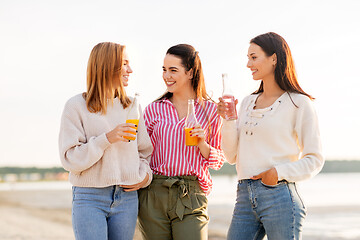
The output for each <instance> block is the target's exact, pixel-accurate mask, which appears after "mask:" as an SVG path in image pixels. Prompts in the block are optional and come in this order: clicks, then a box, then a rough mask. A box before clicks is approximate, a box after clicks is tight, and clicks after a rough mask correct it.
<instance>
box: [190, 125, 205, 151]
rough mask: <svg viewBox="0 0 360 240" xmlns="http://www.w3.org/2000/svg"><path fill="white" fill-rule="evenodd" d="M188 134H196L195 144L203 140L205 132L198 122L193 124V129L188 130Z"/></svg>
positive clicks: (201, 142)
mask: <svg viewBox="0 0 360 240" xmlns="http://www.w3.org/2000/svg"><path fill="white" fill-rule="evenodd" d="M190 136H196V137H198V138H199V141H198V144H197V146H199V144H203V143H204V142H205V132H204V129H202V128H201V125H200V124H197V125H195V127H194V129H192V130H191V131H190Z"/></svg>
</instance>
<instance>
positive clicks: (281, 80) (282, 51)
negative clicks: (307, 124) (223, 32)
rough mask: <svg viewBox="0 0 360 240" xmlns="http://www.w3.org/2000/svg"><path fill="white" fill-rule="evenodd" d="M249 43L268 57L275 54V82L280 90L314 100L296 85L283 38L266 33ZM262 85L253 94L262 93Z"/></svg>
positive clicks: (291, 61)
mask: <svg viewBox="0 0 360 240" xmlns="http://www.w3.org/2000/svg"><path fill="white" fill-rule="evenodd" d="M250 43H254V44H256V45H258V46H259V47H261V48H262V50H263V51H264V52H265V54H266V55H267V56H268V57H269V56H272V55H273V54H274V53H275V54H276V58H277V62H276V66H275V81H276V83H277V84H278V85H279V87H280V88H281V89H282V90H284V91H286V92H288V93H291V92H295V93H300V94H303V95H305V96H307V97H309V98H310V99H312V100H313V99H314V98H313V97H312V96H311V95H309V94H307V93H306V92H304V90H302V88H301V87H300V85H299V83H298V80H297V75H296V71H295V64H294V60H293V58H292V55H291V51H290V48H289V45H288V44H287V42H286V41H285V39H284V38H282V37H281V36H280V35H279V34H276V33H274V32H268V33H265V34H261V35H259V36H257V37H255V38H253V39H251V41H250ZM263 85H264V83H263V82H261V84H260V87H259V89H258V90H256V91H255V92H254V93H253V94H257V93H261V92H263V91H264V86H263Z"/></svg>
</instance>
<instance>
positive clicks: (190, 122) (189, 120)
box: [185, 99, 199, 146]
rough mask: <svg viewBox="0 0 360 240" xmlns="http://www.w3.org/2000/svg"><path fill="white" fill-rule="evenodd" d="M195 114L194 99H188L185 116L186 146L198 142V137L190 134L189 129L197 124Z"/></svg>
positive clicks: (194, 144)
mask: <svg viewBox="0 0 360 240" xmlns="http://www.w3.org/2000/svg"><path fill="white" fill-rule="evenodd" d="M197 123H198V122H197V120H196V116H195V107H194V99H189V100H188V112H187V116H186V118H185V144H186V146H196V145H197V144H198V141H199V139H198V137H196V136H190V131H191V130H192V129H193V127H195V125H196V124H197Z"/></svg>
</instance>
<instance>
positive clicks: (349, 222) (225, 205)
mask: <svg viewBox="0 0 360 240" xmlns="http://www.w3.org/2000/svg"><path fill="white" fill-rule="evenodd" d="M355 177H356V178H357V177H358V176H357V175H356V176H355ZM230 180H231V179H230ZM230 180H229V181H230ZM320 180H321V179H320ZM324 180H327V179H324ZM217 181H218V183H217V184H218V187H217V188H216V190H214V192H213V193H212V194H211V195H210V196H209V206H208V209H209V216H210V223H209V240H224V239H226V232H227V229H228V227H229V224H230V221H231V215H232V211H233V204H234V201H235V192H234V191H233V189H234V186H231V185H229V184H227V181H228V180H227V179H222V180H221V181H224V182H223V183H221V185H225V186H226V187H223V188H221V187H219V183H220V180H218V179H217ZM231 181H232V180H231ZM314 183H315V184H316V182H314ZM45 184H46V183H45ZM56 184H57V183H49V184H47V187H46V188H44V189H40V188H39V187H36V188H29V187H24V188H25V190H24V188H20V187H9V188H8V189H0V239H2V240H10V239H11V240H60V239H61V240H74V239H75V238H74V236H73V231H72V225H71V201H72V194H71V188H70V185H69V184H68V183H65V184H66V185H65V187H63V186H60V187H57V185H56ZM67 184H68V185H67ZM40 185H41V184H40ZM62 185H64V183H62ZM313 185H314V184H311V185H309V187H308V186H304V188H305V189H304V190H306V191H304V193H305V194H304V195H307V198H308V200H310V202H309V204H308V205H310V206H309V207H308V215H307V218H306V222H305V225H304V235H303V239H304V240H322V239H324V240H325V239H326V240H345V239H346V240H358V239H360V204H359V201H358V197H359V195H358V194H357V193H356V192H354V191H352V192H351V191H348V190H347V189H344V188H342V190H343V191H344V193H345V191H346V193H348V194H347V195H345V194H344V193H342V194H337V195H336V194H334V193H335V192H334V191H331V190H329V189H327V191H326V193H327V194H324V193H317V192H318V191H313V189H314V190H316V189H319V187H317V188H313ZM41 186H42V185H41ZM26 188H28V189H26ZM338 189H340V188H338ZM355 193H356V194H357V195H354V194H355ZM351 194H353V196H351ZM342 195H344V196H343V198H342V199H340V198H339V197H342ZM324 199H327V201H328V204H327V205H326V204H322V205H319V204H318V202H325V201H324ZM349 200H351V202H346V201H349ZM331 201H332V202H331ZM340 201H342V202H343V203H346V204H342V205H336V203H339V202H340ZM134 239H135V240H140V239H141V237H140V234H139V232H138V231H136V233H135V237H134Z"/></svg>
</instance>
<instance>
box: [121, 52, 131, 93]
mask: <svg viewBox="0 0 360 240" xmlns="http://www.w3.org/2000/svg"><path fill="white" fill-rule="evenodd" d="M132 72H133V71H132V69H131V67H130V63H129V57H128V55H127V52H126V50H124V53H123V56H122V66H121V71H120V80H121V81H122V83H123V86H124V87H126V86H128V85H129V84H128V81H129V76H130V73H132Z"/></svg>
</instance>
